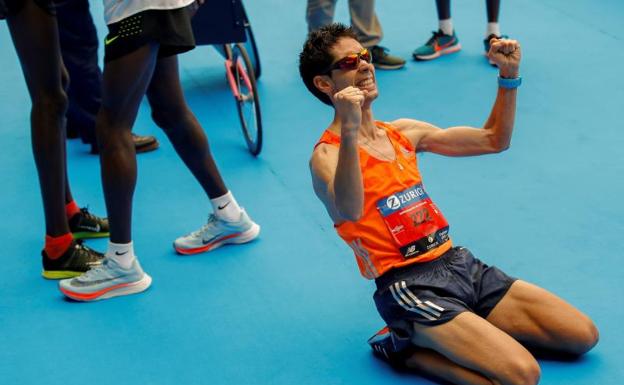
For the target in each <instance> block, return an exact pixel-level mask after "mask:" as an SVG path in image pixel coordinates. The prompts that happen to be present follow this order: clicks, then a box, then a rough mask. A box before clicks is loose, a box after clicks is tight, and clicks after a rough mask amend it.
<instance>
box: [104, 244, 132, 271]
mask: <svg viewBox="0 0 624 385" xmlns="http://www.w3.org/2000/svg"><path fill="white" fill-rule="evenodd" d="M106 258H110V259H112V260H113V261H115V262H117V264H118V265H119V266H121V267H123V268H124V269H129V268H130V267H131V266H132V262H133V261H134V258H135V257H134V246H133V245H132V242H130V243H113V242H110V241H109V242H108V250H107V251H106Z"/></svg>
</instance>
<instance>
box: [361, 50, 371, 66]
mask: <svg viewBox="0 0 624 385" xmlns="http://www.w3.org/2000/svg"><path fill="white" fill-rule="evenodd" d="M371 58H372V57H371V53H370V51H369V50H367V49H365V50H364V51H362V53H361V54H360V59H362V60H364V61H365V62H367V63H370V62H371Z"/></svg>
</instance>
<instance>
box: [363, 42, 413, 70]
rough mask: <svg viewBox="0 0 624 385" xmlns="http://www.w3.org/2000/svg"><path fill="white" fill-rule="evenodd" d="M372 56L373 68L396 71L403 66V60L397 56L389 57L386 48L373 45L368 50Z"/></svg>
mask: <svg viewBox="0 0 624 385" xmlns="http://www.w3.org/2000/svg"><path fill="white" fill-rule="evenodd" d="M370 51H371V54H372V56H373V59H372V62H373V65H374V66H375V68H379V69H382V70H398V69H399V68H402V67H403V66H404V65H405V60H403V59H401V58H400V57H398V56H394V55H390V54H389V53H388V48H385V47H382V46H380V45H375V46H372V47H371V48H370Z"/></svg>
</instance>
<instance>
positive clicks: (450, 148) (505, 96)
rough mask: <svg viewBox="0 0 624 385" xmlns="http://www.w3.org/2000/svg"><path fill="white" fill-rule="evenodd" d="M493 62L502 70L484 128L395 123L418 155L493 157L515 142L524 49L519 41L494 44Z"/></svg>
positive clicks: (409, 121)
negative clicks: (492, 155)
mask: <svg viewBox="0 0 624 385" xmlns="http://www.w3.org/2000/svg"><path fill="white" fill-rule="evenodd" d="M488 57H489V59H490V60H491V61H492V62H494V63H495V64H496V65H497V66H498V68H499V78H498V86H499V87H498V93H497V96H496V100H495V102H494V106H493V107H492V111H491V113H490V116H489V117H488V119H487V121H486V122H485V124H484V125H483V127H482V128H474V127H467V126H457V127H449V128H447V129H441V128H439V127H436V126H434V125H431V124H429V123H426V122H420V121H416V120H411V119H399V120H397V121H395V122H393V124H394V125H396V126H397V127H398V128H399V129H400V130H401V131H402V132H403V134H404V135H406V136H407V137H408V138H409V139H410V140H411V141H412V143H413V144H414V146H415V148H416V151H419V152H421V151H428V152H434V153H438V154H442V155H449V156H469V155H481V154H490V153H496V152H501V151H504V150H506V149H507V148H508V147H509V145H510V142H511V133H512V131H513V126H514V120H515V114H516V93H517V87H518V86H519V85H520V82H521V79H520V77H519V65H520V58H521V53H520V45H519V44H518V42H517V41H515V40H507V39H501V40H495V41H494V40H493V41H492V44H491V47H490V51H489V52H488Z"/></svg>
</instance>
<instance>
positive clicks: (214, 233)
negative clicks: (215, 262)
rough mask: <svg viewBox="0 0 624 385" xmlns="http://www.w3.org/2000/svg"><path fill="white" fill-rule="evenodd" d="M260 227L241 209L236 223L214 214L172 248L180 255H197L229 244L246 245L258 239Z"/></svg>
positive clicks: (175, 242)
mask: <svg viewBox="0 0 624 385" xmlns="http://www.w3.org/2000/svg"><path fill="white" fill-rule="evenodd" d="M259 234H260V226H258V224H257V223H255V222H254V221H252V220H251V218H249V215H247V213H246V212H245V210H242V209H241V214H240V218H239V219H238V221H236V222H228V221H224V220H223V219H220V218H219V217H217V216H216V215H214V214H210V216H209V217H208V223H206V224H205V225H203V226H202V227H201V228H200V229H199V230H197V231H193V232H192V233H190V234H188V235H185V236H183V237H180V238H178V239H176V240H175V241H174V242H173V247H174V248H175V250H176V251H177V252H178V253H180V254H187V255H188V254H197V253H203V252H205V251H210V250H214V249H216V248H218V247H219V246H222V245H225V244H229V243H247V242H250V241H252V240H254V239H256V238H257V237H258V235H259Z"/></svg>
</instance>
